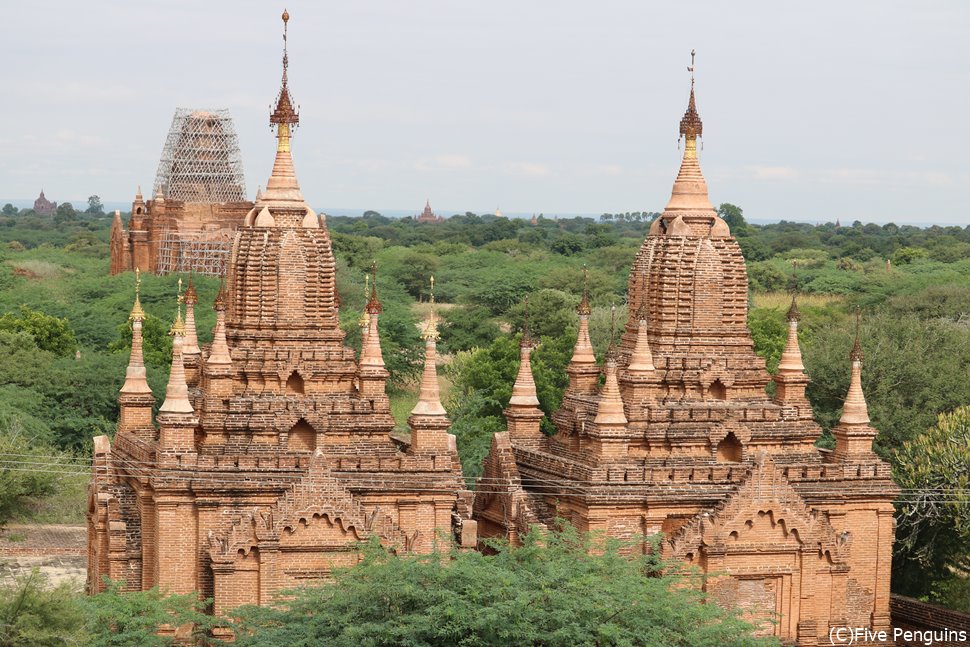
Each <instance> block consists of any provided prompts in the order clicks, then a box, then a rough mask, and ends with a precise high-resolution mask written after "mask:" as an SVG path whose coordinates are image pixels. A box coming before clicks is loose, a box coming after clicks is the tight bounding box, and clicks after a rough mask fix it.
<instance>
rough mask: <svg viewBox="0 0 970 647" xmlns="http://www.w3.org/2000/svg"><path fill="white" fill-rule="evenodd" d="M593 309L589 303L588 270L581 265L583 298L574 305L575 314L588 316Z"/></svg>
mask: <svg viewBox="0 0 970 647" xmlns="http://www.w3.org/2000/svg"><path fill="white" fill-rule="evenodd" d="M592 311H593V309H592V308H591V307H590V305H589V270H588V269H586V265H585V264H584V265H583V298H581V299H580V300H579V305H578V306H577V307H576V314H578V315H579V316H589V314H590V313H591V312H592Z"/></svg>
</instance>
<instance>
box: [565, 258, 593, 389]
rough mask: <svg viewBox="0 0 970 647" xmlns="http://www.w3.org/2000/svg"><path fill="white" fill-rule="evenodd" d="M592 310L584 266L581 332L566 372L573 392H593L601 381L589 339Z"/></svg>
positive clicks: (579, 314) (579, 308)
mask: <svg viewBox="0 0 970 647" xmlns="http://www.w3.org/2000/svg"><path fill="white" fill-rule="evenodd" d="M592 311H593V310H592V308H591V307H590V305H589V270H587V269H586V267H585V266H584V267H583V296H582V298H581V299H580V300H579V305H578V306H577V307H576V314H577V315H578V316H579V333H578V334H577V336H576V346H575V347H574V348H573V356H572V359H570V360H569V365H568V366H567V367H566V373H567V374H568V375H569V386H568V391H570V392H573V393H593V392H594V391H595V390H596V384H597V382H598V381H599V367H598V366H597V365H596V355H594V354H593V344H592V343H591V342H590V339H589V317H590V314H591V313H592Z"/></svg>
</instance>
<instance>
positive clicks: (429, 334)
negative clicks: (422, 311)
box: [421, 276, 441, 341]
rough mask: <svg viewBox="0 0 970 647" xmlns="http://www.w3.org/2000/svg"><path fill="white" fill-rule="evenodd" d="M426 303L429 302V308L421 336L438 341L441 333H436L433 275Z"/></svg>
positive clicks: (436, 321)
mask: <svg viewBox="0 0 970 647" xmlns="http://www.w3.org/2000/svg"><path fill="white" fill-rule="evenodd" d="M428 303H430V304H431V309H430V311H429V312H428V323H427V324H425V326H424V332H422V333H421V337H422V338H423V339H425V340H428V339H433V340H434V341H438V340H439V339H441V335H440V334H439V333H438V313H437V312H436V311H435V301H434V277H433V276H432V277H431V294H430V296H429V297H428Z"/></svg>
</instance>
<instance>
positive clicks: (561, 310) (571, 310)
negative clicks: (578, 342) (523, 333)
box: [507, 290, 579, 339]
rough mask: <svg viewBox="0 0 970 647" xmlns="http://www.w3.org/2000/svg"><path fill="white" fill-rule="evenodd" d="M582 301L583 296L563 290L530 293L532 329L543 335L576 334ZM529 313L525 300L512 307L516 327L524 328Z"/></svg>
mask: <svg viewBox="0 0 970 647" xmlns="http://www.w3.org/2000/svg"><path fill="white" fill-rule="evenodd" d="M578 302H579V299H576V298H574V297H573V296H572V295H569V294H566V293H565V292H560V291H559V290H539V291H538V292H533V293H532V294H530V295H529V306H528V311H529V330H530V331H531V332H532V335H533V336H534V337H537V338H539V339H550V338H553V337H564V336H567V335H568V336H574V335H575V331H576V327H577V319H576V304H577V303H578ZM525 315H526V305H525V301H524V300H523V301H520V302H519V303H518V304H517V305H515V306H512V307H511V308H509V311H508V315H507V316H508V319H509V323H510V324H512V329H513V330H521V329H522V327H523V326H524V325H525Z"/></svg>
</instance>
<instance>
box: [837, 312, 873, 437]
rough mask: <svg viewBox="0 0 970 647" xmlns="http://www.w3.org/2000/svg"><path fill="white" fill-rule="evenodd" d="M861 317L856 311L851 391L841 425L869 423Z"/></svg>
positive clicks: (850, 355)
mask: <svg viewBox="0 0 970 647" xmlns="http://www.w3.org/2000/svg"><path fill="white" fill-rule="evenodd" d="M859 319H860V313H859V312H858V311H856V328H855V341H854V342H853V344H852V351H851V352H850V353H849V360H850V361H851V362H852V375H851V377H850V379H849V392H848V393H847V394H846V396H845V404H844V405H843V407H842V417H841V418H839V424H840V425H868V424H869V409H868V407H867V406H866V396H865V393H863V392H862V360H863V358H864V354H863V352H862V344H861V343H859Z"/></svg>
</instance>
